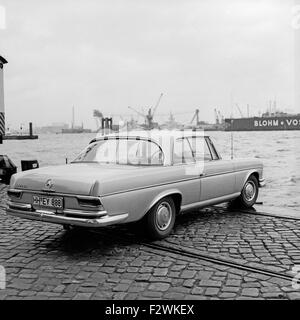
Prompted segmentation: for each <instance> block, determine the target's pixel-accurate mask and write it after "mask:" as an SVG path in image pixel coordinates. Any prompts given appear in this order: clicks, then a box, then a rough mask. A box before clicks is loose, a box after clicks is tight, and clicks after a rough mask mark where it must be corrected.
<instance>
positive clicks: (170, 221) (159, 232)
mask: <svg viewBox="0 0 300 320" xmlns="http://www.w3.org/2000/svg"><path fill="white" fill-rule="evenodd" d="M175 218H176V208H175V204H174V201H173V199H172V198H171V197H166V198H164V199H162V200H160V201H159V202H158V203H157V204H156V205H155V206H154V207H153V208H152V209H151V210H150V211H149V213H148V214H147V215H146V217H145V224H146V230H147V233H148V235H149V237H150V238H152V239H163V238H166V237H167V236H168V235H169V234H170V233H171V231H172V229H173V227H174V223H175Z"/></svg>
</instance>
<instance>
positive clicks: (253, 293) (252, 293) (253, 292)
mask: <svg viewBox="0 0 300 320" xmlns="http://www.w3.org/2000/svg"><path fill="white" fill-rule="evenodd" d="M258 295H259V291H258V289H257V288H245V289H243V290H242V296H247V297H258Z"/></svg>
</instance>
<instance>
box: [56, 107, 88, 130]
mask: <svg viewBox="0 0 300 320" xmlns="http://www.w3.org/2000/svg"><path fill="white" fill-rule="evenodd" d="M74 119H75V108H74V107H73V108H72V124H71V128H63V129H61V133H69V134H70V133H91V132H92V130H90V129H84V128H83V124H82V125H81V126H75V120H74Z"/></svg>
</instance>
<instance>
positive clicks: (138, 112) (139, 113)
mask: <svg viewBox="0 0 300 320" xmlns="http://www.w3.org/2000/svg"><path fill="white" fill-rule="evenodd" d="M128 108H129V109H130V110H133V111H134V112H136V113H137V114H138V115H140V116H142V117H143V118H145V115H144V114H142V113H141V112H140V111H137V110H136V109H134V108H132V107H128Z"/></svg>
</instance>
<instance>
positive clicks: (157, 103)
mask: <svg viewBox="0 0 300 320" xmlns="http://www.w3.org/2000/svg"><path fill="white" fill-rule="evenodd" d="M163 95H164V94H163V93H161V94H160V96H159V98H158V100H157V102H156V105H155V107H154V108H153V112H152V116H154V114H155V112H156V109H157V107H158V106H159V104H160V101H161V98H162V96H163Z"/></svg>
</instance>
